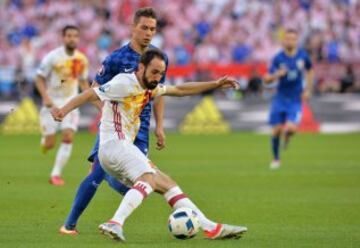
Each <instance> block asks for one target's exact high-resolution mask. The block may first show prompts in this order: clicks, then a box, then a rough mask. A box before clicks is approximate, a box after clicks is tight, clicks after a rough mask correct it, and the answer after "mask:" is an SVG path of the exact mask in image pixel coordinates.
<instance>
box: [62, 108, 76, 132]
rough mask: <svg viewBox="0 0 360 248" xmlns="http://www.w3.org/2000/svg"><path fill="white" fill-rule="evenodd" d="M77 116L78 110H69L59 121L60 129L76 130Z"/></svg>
mask: <svg viewBox="0 0 360 248" xmlns="http://www.w3.org/2000/svg"><path fill="white" fill-rule="evenodd" d="M79 118H80V112H79V110H78V109H75V110H73V111H71V112H70V113H69V114H68V115H66V116H65V118H64V119H63V121H62V122H61V130H67V129H70V130H72V133H74V132H76V131H77V130H78V126H79Z"/></svg>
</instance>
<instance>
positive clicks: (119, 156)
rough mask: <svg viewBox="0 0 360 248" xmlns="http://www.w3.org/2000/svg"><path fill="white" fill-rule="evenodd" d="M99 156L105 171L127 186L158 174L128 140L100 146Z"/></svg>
mask: <svg viewBox="0 0 360 248" xmlns="http://www.w3.org/2000/svg"><path fill="white" fill-rule="evenodd" d="M98 155H99V160H100V163H101V165H102V167H103V168H104V170H105V171H106V172H107V173H108V174H110V175H111V176H113V177H115V178H117V179H118V180H120V181H121V182H124V183H125V184H127V185H129V184H133V183H135V182H136V180H137V179H138V178H140V177H141V176H142V175H144V174H147V173H150V174H154V173H155V172H156V171H155V169H154V166H153V164H152V163H151V161H150V160H149V159H148V158H147V157H146V156H145V155H144V154H143V153H142V152H141V151H140V150H139V149H138V148H137V147H136V146H135V145H134V144H132V143H130V142H128V141H126V140H110V141H108V142H105V143H103V144H100V147H99V154H98Z"/></svg>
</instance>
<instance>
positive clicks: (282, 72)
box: [264, 68, 287, 84]
mask: <svg viewBox="0 0 360 248" xmlns="http://www.w3.org/2000/svg"><path fill="white" fill-rule="evenodd" d="M286 73H287V70H286V68H280V69H279V70H277V71H276V72H275V73H273V74H270V73H268V74H266V75H265V76H264V82H265V83H267V84H270V83H273V82H274V81H277V80H279V79H280V78H281V77H284V76H285V75H286Z"/></svg>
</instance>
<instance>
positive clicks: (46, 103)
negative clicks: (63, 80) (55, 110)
mask: <svg viewBox="0 0 360 248" xmlns="http://www.w3.org/2000/svg"><path fill="white" fill-rule="evenodd" d="M43 105H44V106H45V107H47V108H51V107H52V106H54V104H53V102H52V101H51V99H50V97H48V96H46V97H44V98H43Z"/></svg>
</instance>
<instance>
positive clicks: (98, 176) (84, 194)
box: [65, 157, 105, 229]
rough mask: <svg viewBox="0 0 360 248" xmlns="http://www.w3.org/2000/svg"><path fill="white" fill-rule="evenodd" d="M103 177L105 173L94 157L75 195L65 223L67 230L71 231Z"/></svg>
mask: <svg viewBox="0 0 360 248" xmlns="http://www.w3.org/2000/svg"><path fill="white" fill-rule="evenodd" d="M104 177H105V171H104V170H103V169H102V168H101V166H100V163H99V160H98V158H97V157H95V160H94V163H93V168H92V171H91V173H90V174H89V175H88V176H87V177H86V178H85V179H84V180H83V181H82V183H81V184H80V186H79V188H78V191H77V193H76V196H75V199H74V202H73V205H72V208H71V211H70V214H69V216H68V218H67V219H66V222H65V227H66V228H67V229H73V228H74V227H75V226H76V223H77V221H78V219H79V217H80V215H81V214H82V212H83V211H84V210H85V208H86V207H87V206H88V204H89V202H90V201H91V199H92V198H93V196H94V195H95V193H96V190H97V188H98V186H99V185H100V183H101V182H102V181H103V180H104Z"/></svg>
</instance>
